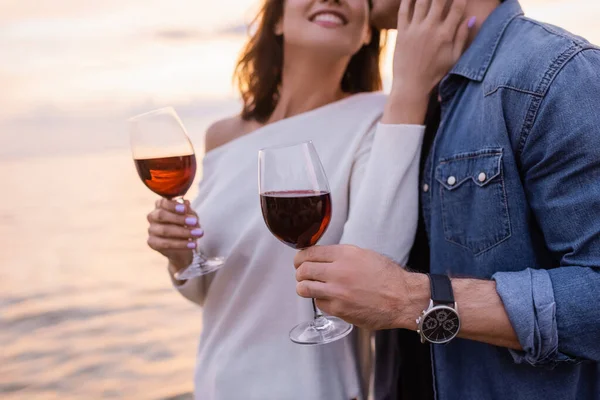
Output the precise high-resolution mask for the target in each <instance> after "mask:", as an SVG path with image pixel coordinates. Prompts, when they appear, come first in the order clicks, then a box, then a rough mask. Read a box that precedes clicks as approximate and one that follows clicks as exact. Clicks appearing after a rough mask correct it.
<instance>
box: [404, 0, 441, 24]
mask: <svg viewBox="0 0 600 400" xmlns="http://www.w3.org/2000/svg"><path fill="white" fill-rule="evenodd" d="M403 1H405V0H403ZM434 1H435V0H434ZM430 8H431V0H416V2H415V12H414V15H413V19H412V20H413V21H414V22H421V21H423V20H425V18H427V14H428V13H429V9H430Z"/></svg>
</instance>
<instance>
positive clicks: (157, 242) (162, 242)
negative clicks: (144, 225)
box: [148, 236, 196, 252]
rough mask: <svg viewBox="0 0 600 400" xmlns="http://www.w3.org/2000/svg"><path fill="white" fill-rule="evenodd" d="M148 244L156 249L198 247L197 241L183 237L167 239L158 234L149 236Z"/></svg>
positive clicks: (189, 248)
mask: <svg viewBox="0 0 600 400" xmlns="http://www.w3.org/2000/svg"><path fill="white" fill-rule="evenodd" d="M148 246H150V248H151V249H153V250H156V251H160V252H162V251H165V250H191V249H195V248H196V242H190V241H188V240H181V239H166V238H162V237H158V236H150V237H148Z"/></svg>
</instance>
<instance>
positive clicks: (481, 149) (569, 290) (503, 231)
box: [295, 0, 600, 400]
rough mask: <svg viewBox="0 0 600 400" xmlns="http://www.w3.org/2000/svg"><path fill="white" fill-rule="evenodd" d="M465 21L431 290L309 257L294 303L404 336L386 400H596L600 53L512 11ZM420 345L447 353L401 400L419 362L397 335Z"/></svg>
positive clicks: (482, 12)
mask: <svg viewBox="0 0 600 400" xmlns="http://www.w3.org/2000/svg"><path fill="white" fill-rule="evenodd" d="M380 1H381V3H379V4H378V5H377V10H379V11H380V12H379V15H380V16H386V15H395V14H396V13H395V12H390V11H389V10H391V9H392V8H393V7H396V8H397V7H398V4H397V3H398V0H395V1H394V0H380ZM402 1H409V0H402ZM417 1H419V2H420V1H427V0H417ZM433 1H438V0H433ZM444 1H445V0H444ZM391 3H396V4H391ZM386 9H387V10H388V11H387V12H386ZM470 15H472V16H475V17H476V18H475V20H476V24H475V26H474V28H473V30H472V36H473V37H472V42H471V45H470V47H469V48H468V49H467V51H466V52H465V54H464V55H463V56H462V58H461V59H460V61H459V62H458V63H457V65H456V66H455V67H454V68H453V69H452V71H451V72H450V74H449V75H448V76H447V77H446V78H444V80H442V82H441V83H440V86H439V93H440V107H441V124H440V128H439V130H437V134H436V137H435V140H434V141H433V142H432V144H431V147H430V148H429V150H428V154H425V159H424V161H425V162H424V167H423V170H422V182H421V188H422V190H421V208H422V210H421V211H422V216H423V221H424V226H425V227H426V231H427V237H428V239H429V244H430V248H431V250H430V253H429V256H430V262H429V265H423V263H421V264H419V265H414V266H413V265H410V263H409V267H416V268H419V269H422V270H426V271H427V270H428V271H429V272H430V273H431V278H430V277H428V275H426V274H424V273H420V272H411V271H409V270H407V269H404V268H398V265H397V264H395V263H394V262H393V261H392V260H390V259H388V258H386V257H384V256H382V255H379V254H377V253H375V252H371V251H367V250H362V249H360V248H357V247H352V246H344V245H340V246H330V247H314V248H311V249H308V250H306V251H303V252H300V253H299V254H298V255H297V257H296V260H295V265H296V268H297V271H296V277H297V279H298V281H299V283H298V288H297V291H298V293H299V294H300V295H301V296H304V297H315V298H317V299H318V306H319V307H320V308H321V309H322V310H324V311H325V312H327V313H330V314H333V315H337V316H339V317H342V318H344V319H345V320H347V321H349V322H352V323H354V324H356V325H357V326H362V327H366V328H370V329H400V331H399V332H403V333H398V332H394V331H388V332H387V340H386V341H379V342H378V346H379V348H378V359H377V362H378V363H380V362H381V360H382V358H381V357H380V356H382V355H383V356H385V357H387V358H391V359H392V360H391V361H393V362H394V363H393V364H392V365H385V367H386V368H388V369H389V370H390V371H391V372H390V373H389V374H388V375H387V376H385V377H383V378H382V377H381V375H379V376H378V377H377V378H376V392H377V400H383V399H396V398H408V399H409V400H413V399H419V398H434V397H435V398H437V399H439V400H480V399H511V400H515V399H516V400H518V399H523V400H537V399H544V400H553V399H557V400H558V399H560V400H568V399H573V400H575V399H576V400H586V399H600V145H599V144H600V112H599V110H598V104H599V103H600V50H599V49H598V48H596V47H594V46H592V45H590V44H589V43H588V42H586V41H585V40H583V39H581V38H579V37H576V36H574V35H571V34H569V33H568V32H565V31H563V30H561V29H560V28H556V27H553V26H549V25H546V24H542V23H539V22H536V21H533V20H530V19H527V18H525V17H524V16H523V12H522V10H521V7H520V5H519V3H518V2H517V1H516V0H506V1H504V2H503V3H500V2H499V1H498V0H469V2H468V5H467V16H470ZM379 21H380V22H382V23H384V24H387V25H386V26H392V24H394V23H395V21H386V20H385V18H383V19H382V18H380V19H379ZM398 206H399V207H401V206H402V205H401V204H399V205H398ZM390 223H393V221H390ZM415 253H416V250H415V251H413V255H416V254H415ZM420 256H421V257H422V259H423V260H426V261H427V258H428V257H426V256H425V257H423V256H424V255H423V254H421V255H420ZM413 260H414V257H413ZM417 330H418V331H419V336H416V335H415V334H414V333H411V335H412V337H413V338H414V337H419V338H420V339H421V340H422V341H424V342H425V343H427V342H430V343H439V344H434V345H432V346H431V353H432V354H431V367H432V372H433V379H431V378H430V380H431V385H432V388H429V389H432V390H429V393H427V390H426V389H427V388H426V389H424V390H423V391H421V392H419V390H418V388H417V393H416V394H414V396H413V397H406V393H414V391H413V392H411V391H410V390H408V389H407V388H406V387H405V386H406V385H407V384H408V385H410V384H411V383H410V382H407V380H405V379H404V380H403V379H402V376H403V374H406V375H409V374H411V373H413V371H411V368H412V365H411V362H413V361H414V362H415V363H418V362H421V363H422V362H423V357H424V352H423V351H421V350H419V351H417V352H416V353H412V354H411V352H410V351H409V352H406V351H404V354H403V353H402V352H397V351H398V348H395V347H393V345H394V341H393V340H390V338H391V337H392V336H390V335H404V336H402V337H403V338H404V339H402V340H405V339H406V337H407V336H406V334H407V332H408V331H417ZM382 337H383V336H382V334H380V337H378V340H379V339H381V338H382ZM383 338H384V339H385V337H383ZM397 338H398V337H397V336H396V339H397ZM380 343H385V344H387V345H388V347H384V348H381V347H380ZM441 344H443V345H441ZM398 345H399V347H400V349H401V348H402V347H403V346H407V342H406V341H403V342H401V343H399V344H398ZM408 346H414V345H412V344H408ZM405 350H406V349H405ZM406 354H408V355H409V356H410V357H412V359H410V360H407V359H406V358H403V357H404V356H405V355H406ZM407 363H408V364H407ZM415 367H417V364H415ZM379 371H380V370H379ZM388 372H389V371H388ZM418 375H419V376H420V379H421V380H420V382H421V383H423V382H427V378H426V377H423V376H422V374H418ZM390 377H392V378H394V379H396V380H397V381H396V382H389V378H390ZM385 378H387V379H388V381H386V379H385ZM418 384H419V382H417V385H418ZM413 389H414V388H413ZM403 393H404V394H405V397H401V396H402V394H403ZM434 394H435V396H434Z"/></svg>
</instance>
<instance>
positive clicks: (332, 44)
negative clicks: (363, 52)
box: [293, 37, 357, 58]
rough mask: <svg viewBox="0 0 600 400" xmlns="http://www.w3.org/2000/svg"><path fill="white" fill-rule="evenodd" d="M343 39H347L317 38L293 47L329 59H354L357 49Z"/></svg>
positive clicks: (295, 44)
mask: <svg viewBox="0 0 600 400" xmlns="http://www.w3.org/2000/svg"><path fill="white" fill-rule="evenodd" d="M336 39H337V40H336ZM343 39H345V38H333V37H332V38H326V37H319V38H315V40H310V41H307V40H305V41H303V42H302V43H294V46H293V47H294V48H297V49H303V50H304V51H305V52H311V53H314V54H316V55H319V56H322V57H327V58H332V57H333V58H345V57H352V55H353V54H354V53H355V52H356V51H357V49H354V48H353V46H352V44H350V43H348V42H347V41H344V40H343Z"/></svg>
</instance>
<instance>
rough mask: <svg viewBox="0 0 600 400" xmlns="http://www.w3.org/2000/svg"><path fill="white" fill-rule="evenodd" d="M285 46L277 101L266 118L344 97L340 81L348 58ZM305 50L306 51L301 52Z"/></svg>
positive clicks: (288, 114) (298, 112)
mask: <svg viewBox="0 0 600 400" xmlns="http://www.w3.org/2000/svg"><path fill="white" fill-rule="evenodd" d="M295 50H296V49H285V51H284V54H286V56H285V60H284V65H283V72H282V80H281V82H282V83H281V89H280V92H279V101H278V102H277V106H276V107H275V110H274V111H273V114H272V115H271V118H270V119H269V122H275V121H278V120H281V119H284V118H289V117H292V116H294V115H298V114H301V113H304V112H307V111H310V110H313V109H315V108H318V107H321V106H324V105H326V104H329V103H331V102H334V101H336V100H340V99H341V98H343V97H344V96H345V94H344V93H343V92H342V89H341V85H340V83H341V81H342V77H343V75H344V72H345V70H346V66H347V63H348V61H349V60H346V59H343V60H341V59H339V58H338V59H333V58H330V59H328V58H327V57H323V56H322V55H316V54H314V52H307V54H300V53H301V52H300V51H295ZM302 53H305V52H302Z"/></svg>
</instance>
